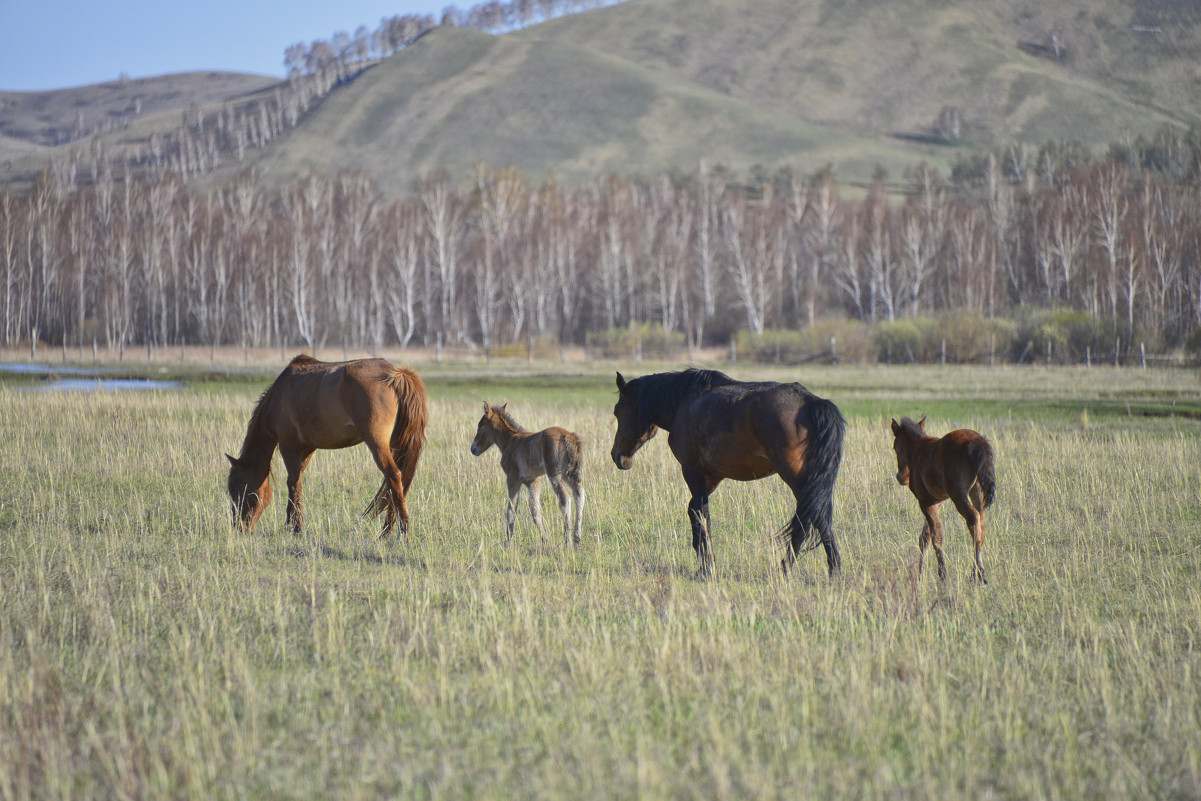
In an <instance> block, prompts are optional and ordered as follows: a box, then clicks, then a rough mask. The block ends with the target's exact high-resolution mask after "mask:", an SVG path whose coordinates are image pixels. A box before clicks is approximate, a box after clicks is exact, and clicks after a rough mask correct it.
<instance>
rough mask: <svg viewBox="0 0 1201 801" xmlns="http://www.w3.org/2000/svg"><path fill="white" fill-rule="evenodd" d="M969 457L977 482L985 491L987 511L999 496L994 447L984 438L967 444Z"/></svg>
mask: <svg viewBox="0 0 1201 801" xmlns="http://www.w3.org/2000/svg"><path fill="white" fill-rule="evenodd" d="M967 453H968V457H969V458H970V459H971V460H972V469H973V470H975V471H976V481H977V482H978V483H979V484H980V489H981V490H983V491H984V508H985V509H987V508H988V507H989V506H990V505H991V504H992V502H993V498H994V497H995V496H996V494H997V476H996V473H994V472H993V455H992V445H990V444H989V442H988V440H986V439H985V438H984V437H980V439H978V440H972V441H971V442H969V443H967Z"/></svg>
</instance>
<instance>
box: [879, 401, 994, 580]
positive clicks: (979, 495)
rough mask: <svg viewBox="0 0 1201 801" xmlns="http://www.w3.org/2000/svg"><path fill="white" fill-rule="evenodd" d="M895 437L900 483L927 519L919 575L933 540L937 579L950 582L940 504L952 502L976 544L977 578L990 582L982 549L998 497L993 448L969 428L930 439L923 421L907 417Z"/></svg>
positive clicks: (897, 425)
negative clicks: (988, 515)
mask: <svg viewBox="0 0 1201 801" xmlns="http://www.w3.org/2000/svg"><path fill="white" fill-rule="evenodd" d="M892 433H893V436H894V439H893V443H892V447H893V450H895V451H896V452H897V481H898V482H899V483H901V484H908V485H909V490H910V491H911V492H912V493H913V497H915V498H917V502H918V505H919V506H921V508H922V515H924V516H925V518H926V524H925V526H923V527H922V533H921V537H920V538H919V540H918V544H919V546H920V547H921V554H920V556H918V561H917V572H918V575H919V576H920V575H921V572H922V564H923V562H925V560H926V548H928V547H929V545H930V543H931V541H933V543H934V554H935V556H937V557H938V578H939V580H940V581H944V580H946V577H947V565H946V561H945V560H944V559H943V554H942V522H941V521H940V520H939V519H938V506H939V504H941V503H942V502H943V501H945V500H946V499H947V498H950V499H951V503H953V504H955V508H956V509H958V510H959V514H961V515H963V519H964V520H966V521H967V528H968V533H969V534H971V536H972V541H973V542H974V543H975V544H976V567H975V570H974V576H975V578H977V579H978V580H979V581H980V582H981V583H983V584H987V583H988V580H987V579H986V578H984V562H983V561H982V560H981V558H980V551H981V549H982V548H983V547H984V510H985V509H986V508H987V507H988V505H989V504H991V503H992V502H993V496H994V495H995V494H996V485H997V481H996V477H995V475H994V474H993V454H992V446H991V445H989V444H988V440H987V439H985V438H984V437H983V436H981V435H980V434H978V433H977V432H975V431H972V430H970V429H966V428H961V429H959V430H958V431H952V432H951V433H949V434H947V435H946V436H945V437H942V438H941V439H939V438H938V437H933V436H930V435H929V434H927V433H926V418H925V417H923V418H922V419H921V420H919V421H918V422H916V423H915V422H913V421H912V420H910V419H909V418H908V417H903V418H901V422H899V423H898V422H897V421H896V420H893V421H892Z"/></svg>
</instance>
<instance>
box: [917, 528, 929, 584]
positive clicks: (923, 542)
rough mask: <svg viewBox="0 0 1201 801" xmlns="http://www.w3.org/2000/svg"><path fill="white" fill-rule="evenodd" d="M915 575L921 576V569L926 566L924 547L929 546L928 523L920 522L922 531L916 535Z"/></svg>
mask: <svg viewBox="0 0 1201 801" xmlns="http://www.w3.org/2000/svg"><path fill="white" fill-rule="evenodd" d="M917 547H918V552H917V577H918V578H919V579H920V578H921V577H922V569H923V568H924V567H925V566H926V549H928V548H929V547H930V524H929V523H922V533H921V534H919V535H917Z"/></svg>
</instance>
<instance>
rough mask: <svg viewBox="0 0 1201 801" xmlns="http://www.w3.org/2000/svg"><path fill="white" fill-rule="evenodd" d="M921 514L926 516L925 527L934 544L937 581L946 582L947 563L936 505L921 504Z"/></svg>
mask: <svg viewBox="0 0 1201 801" xmlns="http://www.w3.org/2000/svg"><path fill="white" fill-rule="evenodd" d="M922 514H923V515H925V516H926V525H927V526H928V527H929V528H930V531H931V532H932V534H931V536H930V538H931V540H932V541H933V542H934V555H935V556H936V557H938V580H939V581H946V580H947V562H946V558H945V557H944V556H943V553H942V521H940V520H939V519H938V504H937V503H932V504H930V505H926V504H922Z"/></svg>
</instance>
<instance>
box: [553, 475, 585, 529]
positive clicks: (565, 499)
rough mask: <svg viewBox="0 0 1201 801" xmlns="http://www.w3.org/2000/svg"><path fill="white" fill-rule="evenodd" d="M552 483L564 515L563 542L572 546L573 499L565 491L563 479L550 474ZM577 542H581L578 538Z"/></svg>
mask: <svg viewBox="0 0 1201 801" xmlns="http://www.w3.org/2000/svg"><path fill="white" fill-rule="evenodd" d="M546 479H547V481H549V482H550V486H551V489H553V490H554V491H555V497H556V498H558V499H559V511H560V512H561V513H562V514H563V541H564V542H565V543H567V544H568V545H570V544H571V498H570V497H569V496H568V495H567V491H566V490H564V489H563V477H562V476H552V475H550V474H549V473H548V474H547V477H546ZM576 542H579V537H578V536H577V538H576Z"/></svg>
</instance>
